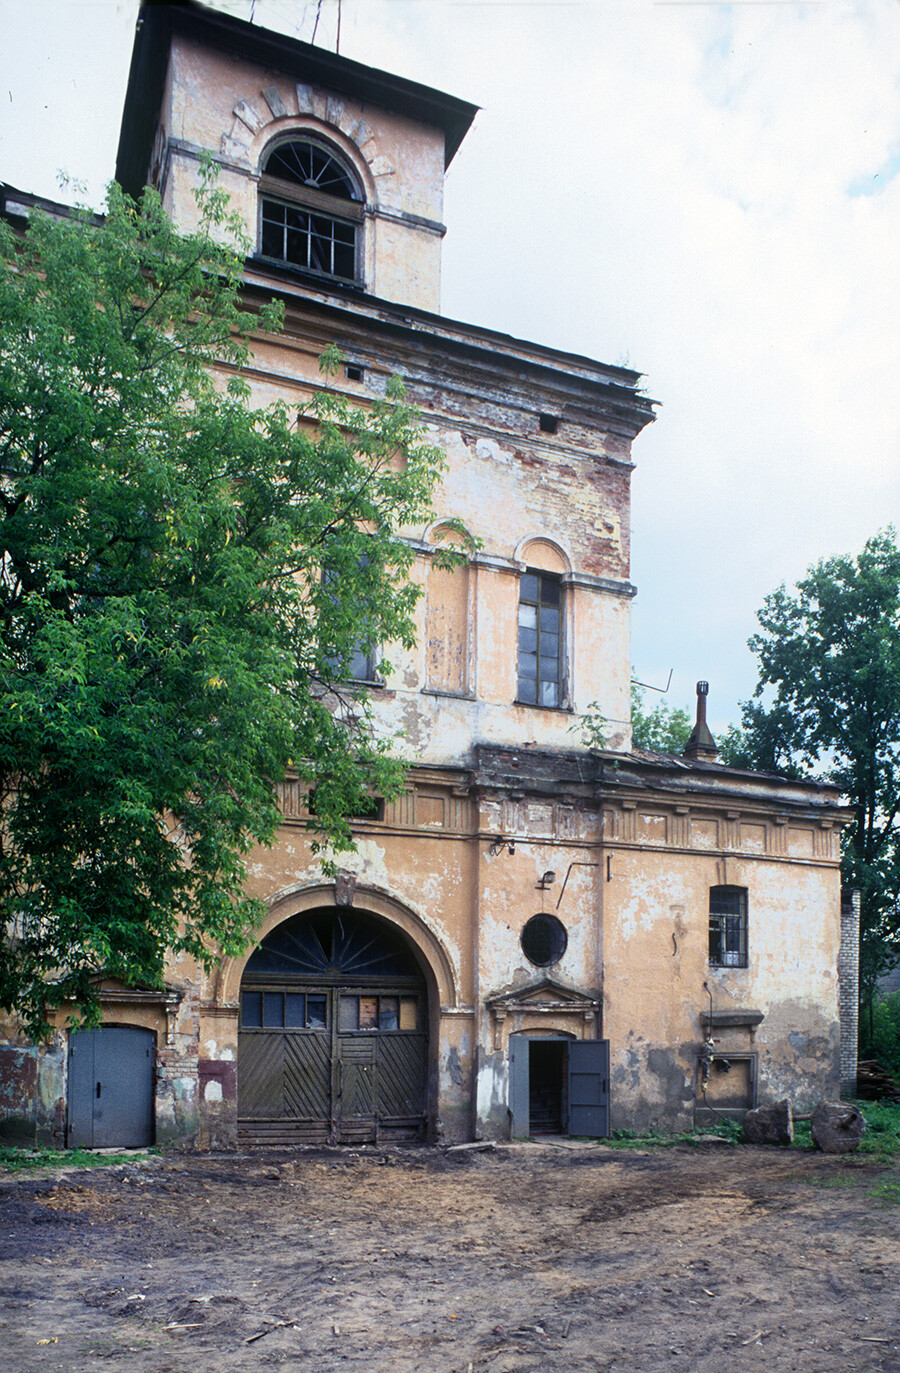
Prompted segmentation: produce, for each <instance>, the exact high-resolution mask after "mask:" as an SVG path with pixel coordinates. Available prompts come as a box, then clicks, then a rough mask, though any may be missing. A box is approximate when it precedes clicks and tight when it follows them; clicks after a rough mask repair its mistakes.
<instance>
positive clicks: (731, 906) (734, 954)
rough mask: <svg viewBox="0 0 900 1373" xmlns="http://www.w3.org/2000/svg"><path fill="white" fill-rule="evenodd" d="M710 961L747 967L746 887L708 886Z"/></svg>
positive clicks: (722, 966) (715, 965)
mask: <svg viewBox="0 0 900 1373" xmlns="http://www.w3.org/2000/svg"><path fill="white" fill-rule="evenodd" d="M709 961H710V965H711V966H712V967H714V968H746V967H747V891H746V888H744V887H711V888H710V893H709Z"/></svg>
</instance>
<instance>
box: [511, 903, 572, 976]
mask: <svg viewBox="0 0 900 1373" xmlns="http://www.w3.org/2000/svg"><path fill="white" fill-rule="evenodd" d="M568 942H569V936H568V935H567V934H566V927H565V925H564V924H563V923H562V921H561V920H557V918H556V916H555V915H533V916H532V917H531V919H530V920H529V921H528V924H527V925H526V926H525V928H524V930H523V931H522V950H523V952H524V954H525V957H526V958H527V959H528V960H529V962H531V963H536V964H537V966H538V967H539V968H546V967H548V966H549V964H551V963H558V962H559V960H560V959H561V958H562V956H563V954H564V953H565V951H566V945H567V944H568Z"/></svg>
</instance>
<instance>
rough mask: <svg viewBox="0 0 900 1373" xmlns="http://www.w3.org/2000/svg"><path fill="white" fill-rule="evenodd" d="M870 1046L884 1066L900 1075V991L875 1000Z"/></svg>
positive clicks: (890, 1071)
mask: <svg viewBox="0 0 900 1373" xmlns="http://www.w3.org/2000/svg"><path fill="white" fill-rule="evenodd" d="M868 1048H869V1051H870V1052H871V1055H872V1057H873V1058H876V1059H877V1060H878V1062H879V1063H880V1064H881V1066H882V1068H884V1069H885V1070H886V1071H887V1072H889V1073H891V1074H893V1075H894V1076H897V1075H900V992H892V993H891V995H890V996H883V997H880V998H879V999H878V1000H876V1001H875V1004H874V1006H873V1007H872V1032H871V1036H870V1042H869V1045H868Z"/></svg>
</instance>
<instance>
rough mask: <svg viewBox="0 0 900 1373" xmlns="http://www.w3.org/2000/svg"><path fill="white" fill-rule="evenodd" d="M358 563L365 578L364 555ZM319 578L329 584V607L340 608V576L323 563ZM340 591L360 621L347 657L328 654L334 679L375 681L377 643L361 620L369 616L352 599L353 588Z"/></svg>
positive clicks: (365, 563)
mask: <svg viewBox="0 0 900 1373" xmlns="http://www.w3.org/2000/svg"><path fill="white" fill-rule="evenodd" d="M358 566H359V572H360V575H361V576H362V577H363V578H364V577H365V574H366V571H367V569H368V568H369V566H370V562H369V559H368V557H366V556H365V555H363V556H362V557H361V558H360V559H359V564H358ZM322 581H323V583H324V585H325V586H330V587H331V591H330V593H329V594H330V598H331V600H332V602H333V606H332V607H330V609H333V610H337V611H339V610H340V608H341V599H340V595H339V588H341V587H342V582H341V579H340V577H339V575H338V574H337V573H336V572H334V571H332V569H331V568H329V567H327V566H326V567H324V568H323V569H322ZM343 590H344V598H345V600H347V599H349V600H350V604H351V605H352V607H353V609H352V614H353V616H354V619H356V620H357V621H360V622H361V623H360V629H359V632H358V633H356V634H355V635H354V642H352V643H351V645H350V651H349V655H348V656H347V657H346V659H343V660H342V655H340V654H338V653H335V654H333V655H332V654H329V655H328V656H329V658H330V664H329V666H330V667H331V670H332V672H333V673H334V675H335V679H337V678H339V679H340V680H341V681H345V682H368V683H372V682H377V681H378V677H377V669H378V664H379V662H380V661H381V657H380V655H379V654H378V652H377V651H376V645H375V643H374V642H373V638H374V636H373V634H372V633H371V630H367V628H366V626H365V623H363V622H364V621H365V619H366V618H370V617H366V615H365V613H364V612H363V611H362V610H361V606H360V604H359V602H358V601H356V600H354V599H352V598H354V597H355V595H356V588H349V587H344V588H343ZM373 595H374V593H373ZM362 599H363V600H364V599H365V594H364V592H363V593H362ZM323 618H324V617H323Z"/></svg>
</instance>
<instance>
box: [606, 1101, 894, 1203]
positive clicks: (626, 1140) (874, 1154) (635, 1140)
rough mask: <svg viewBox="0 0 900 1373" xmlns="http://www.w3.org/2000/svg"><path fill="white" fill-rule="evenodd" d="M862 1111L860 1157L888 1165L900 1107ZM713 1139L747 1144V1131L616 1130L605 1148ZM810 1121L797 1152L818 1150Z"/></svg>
mask: <svg viewBox="0 0 900 1373" xmlns="http://www.w3.org/2000/svg"><path fill="white" fill-rule="evenodd" d="M851 1104H853V1105H855V1106H858V1107H859V1109H860V1110H861V1111H862V1113H863V1116H864V1118H865V1122H866V1132H865V1134H864V1135H863V1137H862V1140H861V1141H860V1145H859V1149H858V1150H857V1151H856V1152H857V1153H858V1154H866V1155H868V1156H869V1157H870V1158H876V1159H879V1160H880V1161H882V1162H884V1163H890V1162H892V1161H893V1160H894V1159H895V1158H897V1157H898V1156H900V1106H898V1105H897V1104H896V1103H895V1102H892V1101H855V1102H853V1103H851ZM710 1136H715V1137H716V1138H718V1139H722V1140H727V1141H728V1142H729V1143H731V1144H746V1142H747V1141H746V1137H745V1135H744V1127H743V1125H742V1124H741V1122H740V1121H738V1120H722V1121H720V1122H719V1123H718V1124H716V1125H711V1126H710V1127H709V1128H708V1129H704V1130H685V1131H683V1132H682V1133H681V1134H675V1135H664V1134H660V1133H658V1132H657V1131H655V1130H649V1131H647V1132H646V1133H645V1134H634V1133H633V1132H632V1131H631V1130H616V1131H614V1132H613V1134H612V1135H611V1136H610V1138H609V1139H607V1140H604V1141H603V1142H604V1144H606V1145H608V1146H609V1148H611V1149H666V1148H671V1147H672V1146H673V1145H675V1144H702V1143H703V1142H704V1140H708V1139H709V1138H710ZM815 1147H816V1146H815V1144H814V1143H813V1138H812V1131H811V1128H810V1123H809V1121H808V1120H798V1121H796V1122H795V1124H794V1143H793V1145H792V1148H794V1149H815ZM898 1186H900V1184H898Z"/></svg>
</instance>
